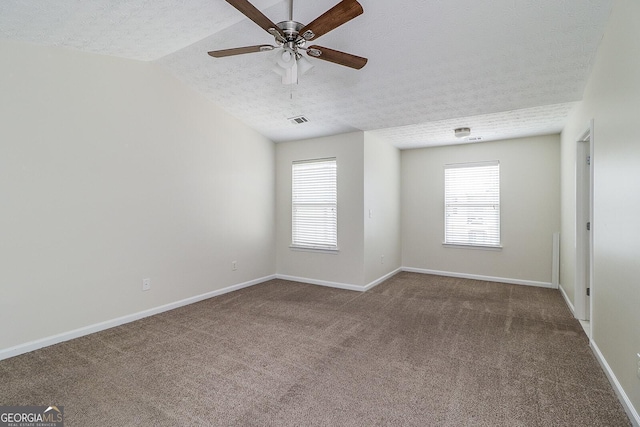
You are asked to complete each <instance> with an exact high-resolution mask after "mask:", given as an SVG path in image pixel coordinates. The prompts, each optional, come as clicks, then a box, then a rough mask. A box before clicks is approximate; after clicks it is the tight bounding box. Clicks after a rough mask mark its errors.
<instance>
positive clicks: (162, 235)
mask: <svg viewBox="0 0 640 427" xmlns="http://www.w3.org/2000/svg"><path fill="white" fill-rule="evenodd" d="M0 50H1V51H2V55H3V61H2V63H3V65H2V67H0V93H2V96H0V117H2V126H0V141H1V143H0V174H1V175H2V179H0V196H1V199H2V208H1V209H0V260H2V261H1V263H2V267H1V268H0V293H1V295H2V296H1V297H0V325H2V327H1V328H0V349H6V348H9V347H12V346H16V345H19V344H24V343H27V342H30V341H33V340H37V339H42V338H45V337H50V336H52V335H55V334H59V333H64V332H68V331H72V330H74V329H78V328H83V327H86V326H88V325H93V324H96V323H99V322H103V321H109V320H112V319H115V318H118V317H121V316H127V315H131V314H132V313H137V312H140V311H144V310H147V309H150V308H154V307H158V306H161V305H164V304H168V303H172V302H175V301H179V300H182V299H187V298H190V297H193V296H197V295H200V294H205V293H208V292H211V291H214V290H216V289H220V288H224V287H227V286H230V285H234V284H238V283H243V282H246V281H250V280H253V279H257V278H260V277H264V276H268V275H273V274H274V273H275V256H274V254H273V250H272V249H273V246H274V239H275V234H274V231H273V230H274V224H275V218H274V212H275V206H274V200H275V194H274V178H275V171H274V151H275V150H274V147H273V143H272V142H271V141H269V140H267V139H266V138H264V137H262V136H261V135H259V134H257V133H256V132H254V131H253V130H251V129H249V128H248V127H247V126H245V125H243V124H242V123H240V122H239V121H237V120H235V119H234V118H232V117H230V116H228V115H227V114H225V113H223V112H222V111H221V110H220V109H218V108H217V107H215V106H213V105H212V104H211V103H210V102H208V101H206V100H205V99H204V98H202V97H201V96H199V95H197V94H196V93H195V92H192V91H191V90H189V89H188V88H187V87H186V86H184V85H183V84H181V83H180V82H178V81H177V80H176V79H174V78H173V77H171V76H169V75H168V74H166V73H165V72H164V71H162V70H161V69H160V68H159V67H158V66H157V65H155V64H152V63H143V62H137V61H129V60H123V59H117V58H113V57H106V56H99V55H90V54H84V53H78V52H75V51H70V50H64V49H58V48H51V47H46V48H45V47H35V46H32V45H28V44H18V43H7V42H0ZM232 261H237V262H238V270H237V271H231V262H232ZM147 277H149V278H151V280H152V288H151V290H150V291H147V292H142V290H141V281H142V279H143V278H147Z"/></svg>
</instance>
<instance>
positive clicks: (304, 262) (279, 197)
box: [276, 132, 364, 286]
mask: <svg viewBox="0 0 640 427" xmlns="http://www.w3.org/2000/svg"><path fill="white" fill-rule="evenodd" d="M363 144H364V135H363V133H362V132H355V133H349V134H344V135H338V136H332V137H326V138H316V139H309V140H304V141H292V142H284V143H279V144H277V145H276V209H277V210H276V218H277V226H276V234H277V237H276V245H277V246H276V252H277V257H276V258H277V273H278V274H279V275H283V276H291V277H297V278H302V279H311V280H315V281H324V282H332V283H338V284H345V285H354V286H362V285H363V283H364V269H363V263H364V223H363V220H362V215H363V214H362V212H363V209H364V208H363V206H364V184H363V180H364V178H363V177H364V160H363ZM327 157H335V158H336V159H337V164H338V247H339V249H340V250H339V252H338V253H335V254H329V253H320V252H313V251H301V250H294V249H291V248H290V247H289V245H290V244H291V164H292V162H294V161H297V160H310V159H321V158H327Z"/></svg>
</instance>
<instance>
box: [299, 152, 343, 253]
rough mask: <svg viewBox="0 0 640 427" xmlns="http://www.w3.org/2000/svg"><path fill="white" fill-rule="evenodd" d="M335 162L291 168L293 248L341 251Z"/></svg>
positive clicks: (311, 162)
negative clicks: (339, 246) (339, 249)
mask: <svg viewBox="0 0 640 427" xmlns="http://www.w3.org/2000/svg"><path fill="white" fill-rule="evenodd" d="M337 190H338V187H337V163H336V159H322V160H312V161H304V162H294V163H293V165H292V227H291V228H292V239H291V240H292V242H291V243H292V246H294V247H303V248H311V249H328V250H335V249H337V248H338V191H337Z"/></svg>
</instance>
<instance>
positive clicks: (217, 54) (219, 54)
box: [209, 44, 274, 58]
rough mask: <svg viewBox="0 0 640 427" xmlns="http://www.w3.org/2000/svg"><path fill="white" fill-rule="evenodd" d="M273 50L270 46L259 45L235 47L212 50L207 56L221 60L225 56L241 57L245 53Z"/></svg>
mask: <svg viewBox="0 0 640 427" xmlns="http://www.w3.org/2000/svg"><path fill="white" fill-rule="evenodd" d="M273 49H274V47H273V46H271V45H268V44H266V45H265V44H259V45H256V46H246V47H236V48H233V49H222V50H212V51H211V52H209V55H210V56H213V57H214V58H223V57H225V56H233V55H242V54H245V53H254V52H268V51H270V50H273Z"/></svg>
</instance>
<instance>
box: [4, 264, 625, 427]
mask: <svg viewBox="0 0 640 427" xmlns="http://www.w3.org/2000/svg"><path fill="white" fill-rule="evenodd" d="M0 378H1V379H2V380H1V381H0V404H1V405H49V404H57V405H61V406H64V411H65V419H66V424H65V425H67V426H103V425H109V426H134V425H135V426H192V425H193V426H196V425H202V426H203V425H212V426H218V425H219V426H230V425H237V426H375V425H392V426H466V425H469V426H627V425H631V424H630V422H629V420H628V418H627V416H626V415H625V413H624V411H623V409H622V407H621V405H620V403H619V402H618V400H617V399H616V396H615V395H614V392H613V390H612V388H611V386H610V385H609V383H608V381H607V379H606V377H605V375H604V373H603V372H602V370H601V368H600V366H599V365H598V363H597V361H596V360H595V358H594V356H593V354H592V353H591V350H590V348H589V346H588V340H587V338H586V336H585V335H584V333H583V331H582V328H581V327H580V324H579V323H578V322H577V321H576V320H575V319H573V318H572V316H571V314H570V312H569V310H568V309H567V307H566V305H565V303H564V302H563V300H562V297H561V296H560V294H559V293H558V291H555V290H550V289H542V288H532V287H526V286H516V285H505V284H498V283H490V282H481V281H474V280H466V279H454V278H445V277H437V276H428V275H420V274H413V273H400V274H397V275H396V276H394V277H393V278H391V279H389V280H388V281H386V282H384V283H382V284H380V285H379V286H377V287H376V288H374V289H372V290H371V291H369V292H366V293H357V292H351V291H343V290H338V289H331V288H324V287H319V286H313V285H306V284H300V283H294V282H287V281H282V280H273V281H270V282H267V283H263V284H260V285H257V286H254V287H251V288H247V289H243V290H241V291H237V292H233V293H230V294H226V295H223V296H220V297H216V298H212V299H209V300H206V301H203V302H200V303H197V304H193V305H190V306H188V307H183V308H180V309H177V310H173V311H171V312H167V313H164V314H160V315H157V316H153V317H150V318H146V319H143V320H140V321H137V322H134V323H130V324H127V325H123V326H120V327H117V328H113V329H109V330H106V331H103V332H100V333H97V334H93V335H90V336H87V337H83V338H79V339H76V340H73V341H69V342H66V343H62V344H58V345H55V346H52V347H49V348H45V349H41V350H38V351H34V352H32V353H28V354H24V355H21V356H18V357H14V358H11V359H7V360H4V361H0Z"/></svg>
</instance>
